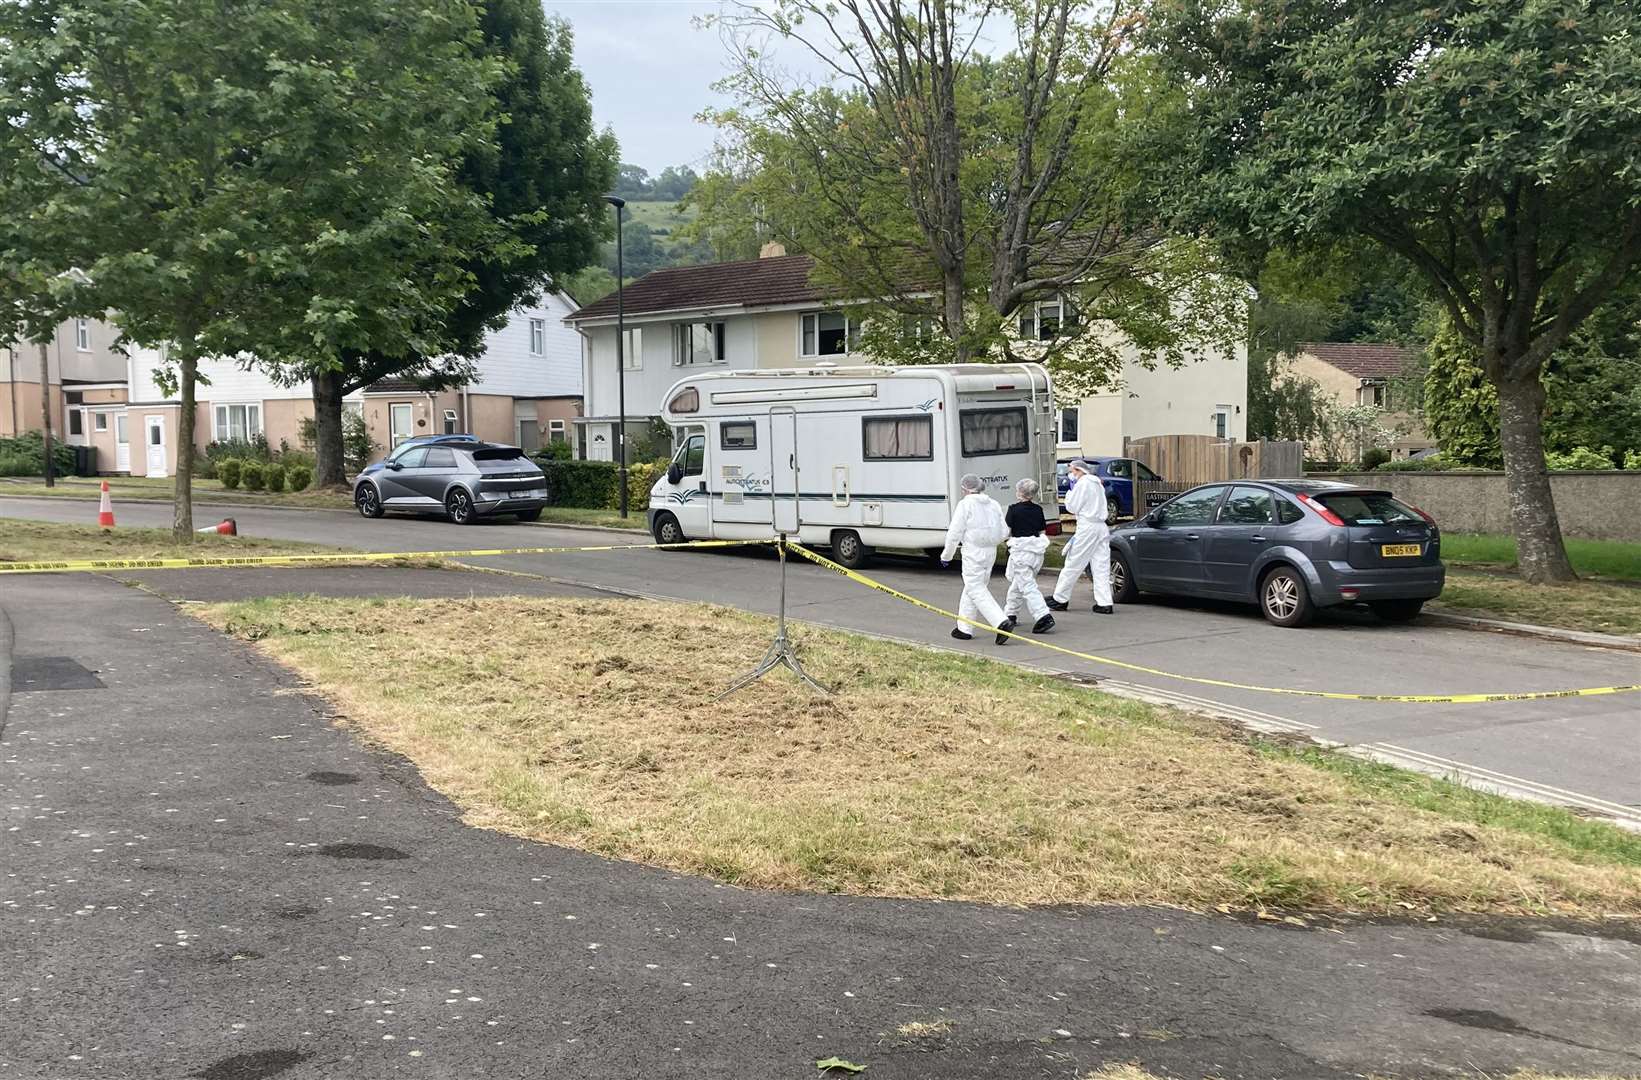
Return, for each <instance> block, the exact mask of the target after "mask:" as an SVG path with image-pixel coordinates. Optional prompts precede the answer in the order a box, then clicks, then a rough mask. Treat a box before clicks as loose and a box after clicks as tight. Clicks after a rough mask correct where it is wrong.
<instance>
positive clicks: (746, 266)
mask: <svg viewBox="0 0 1641 1080" xmlns="http://www.w3.org/2000/svg"><path fill="white" fill-rule="evenodd" d="M814 268H815V260H814V259H811V258H810V257H809V256H807V255H779V256H775V257H774V258H769V259H748V260H747V261H745V262H728V263H708V264H706V265H704V266H674V267H669V268H668V269H665V270H653V271H651V272H650V273H648V274H645V275H644V276H643V277H641V278H639V279H638V280H637V281H635V282H633V283H632V284H631V285H628V286H627V288H626V290H625V292H626V296H625V307H626V313H627V314H628V315H643V314H646V313H649V312H657V311H676V310H679V309H681V308H685V309H687V308H703V307H713V308H716V307H765V306H768V305H772V304H806V303H814V302H818V301H821V300H826V299H831V298H834V297H835V296H836V293H835V292H834V291H833V290H830V289H826V288H822V287H819V286H815V285H812V284H810V282H809V274H810V271H812V270H814ZM615 299H616V296H615V293H613V292H612V293H610V295H608V296H606V297H603V298H602V299H600V300H598V301H597V302H595V303H592V304H588V305H587V306H586V307H584V308H582V309H581V310H580V311H577V312H576V313H575V314H573V315H571V316H569V318H568V319H566V320H565V321H566V322H580V321H582V320H583V319H604V318H613V317H614V316H615Z"/></svg>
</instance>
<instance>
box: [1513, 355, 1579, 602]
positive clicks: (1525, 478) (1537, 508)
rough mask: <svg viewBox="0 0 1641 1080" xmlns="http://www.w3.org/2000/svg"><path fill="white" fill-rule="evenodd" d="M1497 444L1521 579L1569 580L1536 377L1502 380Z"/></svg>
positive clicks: (1537, 581) (1535, 374)
mask: <svg viewBox="0 0 1641 1080" xmlns="http://www.w3.org/2000/svg"><path fill="white" fill-rule="evenodd" d="M1497 386H1498V392H1499V443H1500V445H1501V447H1502V448H1503V450H1504V487H1505V492H1506V495H1507V497H1508V498H1509V500H1510V521H1511V524H1512V526H1513V528H1514V530H1515V534H1516V561H1517V562H1518V563H1519V564H1520V566H1521V576H1522V577H1523V578H1525V579H1526V580H1527V581H1530V582H1532V583H1534V584H1543V583H1546V582H1557V581H1572V580H1573V579H1574V578H1575V576H1576V575H1575V574H1574V573H1573V567H1572V564H1571V563H1570V562H1568V561H1567V547H1566V545H1565V544H1563V543H1562V540H1561V521H1560V520H1559V519H1558V518H1557V517H1556V504H1555V498H1554V496H1553V495H1552V493H1551V491H1550V473H1549V470H1547V469H1546V468H1545V466H1544V424H1543V422H1544V384H1543V383H1542V382H1541V381H1539V375H1538V372H1537V371H1535V372H1533V373H1532V374H1531V375H1528V376H1527V377H1525V378H1521V379H1510V380H1500V381H1498V382H1497Z"/></svg>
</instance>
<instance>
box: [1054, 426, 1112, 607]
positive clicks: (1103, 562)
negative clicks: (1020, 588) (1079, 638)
mask: <svg viewBox="0 0 1641 1080" xmlns="http://www.w3.org/2000/svg"><path fill="white" fill-rule="evenodd" d="M1067 472H1068V473H1069V474H1070V475H1071V478H1072V484H1071V490H1070V491H1069V492H1067V493H1066V509H1067V510H1068V511H1070V512H1071V513H1072V514H1073V515H1074V516H1075V517H1076V518H1077V533H1076V535H1074V536H1073V537H1072V538H1071V543H1069V544H1067V545H1066V548H1065V568H1064V569H1062V570H1061V571H1060V577H1059V580H1057V581H1055V583H1054V596H1053V598H1052V599H1050V600H1049V602H1048V606H1049V607H1050V608H1052V609H1053V610H1055V611H1065V610H1066V609H1067V608H1069V607H1070V606H1071V589H1072V586H1074V585H1076V584H1077V577H1078V575H1080V574H1081V573H1082V572H1083V571H1084V570H1085V569H1088V570H1090V572H1091V573H1092V574H1093V575H1094V612H1095V614H1098V615H1110V614H1111V612H1112V610H1113V609H1112V607H1111V530H1110V528H1109V527H1107V525H1106V523H1105V485H1104V484H1102V483H1100V478H1099V477H1098V476H1095V475H1094V469H1093V467H1092V466H1091V465H1089V463H1088V462H1086V461H1084V460H1082V459H1081V458H1079V459H1077V460H1076V461H1073V462H1072V463H1071V465H1070V466H1069V467H1068V468H1067Z"/></svg>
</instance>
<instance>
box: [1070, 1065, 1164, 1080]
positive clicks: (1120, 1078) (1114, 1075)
mask: <svg viewBox="0 0 1641 1080" xmlns="http://www.w3.org/2000/svg"><path fill="white" fill-rule="evenodd" d="M1081 1080H1162V1078H1161V1077H1159V1076H1153V1075H1152V1074H1151V1073H1148V1072H1146V1071H1145V1070H1144V1069H1142V1068H1140V1067H1139V1066H1138V1065H1107V1066H1105V1067H1103V1068H1099V1069H1095V1070H1094V1071H1093V1072H1091V1073H1083V1075H1082V1077H1081Z"/></svg>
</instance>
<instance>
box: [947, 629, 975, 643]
mask: <svg viewBox="0 0 1641 1080" xmlns="http://www.w3.org/2000/svg"><path fill="white" fill-rule="evenodd" d="M952 637H954V638H956V639H957V640H958V641H973V640H974V635H973V634H971V633H969V632H968V631H967V630H953V631H952Z"/></svg>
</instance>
